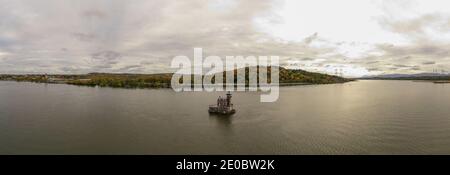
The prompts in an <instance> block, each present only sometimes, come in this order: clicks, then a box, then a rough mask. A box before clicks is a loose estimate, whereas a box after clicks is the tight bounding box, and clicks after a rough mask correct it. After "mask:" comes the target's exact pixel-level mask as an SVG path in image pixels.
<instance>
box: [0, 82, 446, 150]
mask: <svg viewBox="0 0 450 175" xmlns="http://www.w3.org/2000/svg"><path fill="white" fill-rule="evenodd" d="M223 94H224V93H205V92H187V93H175V92H173V91H172V90H170V89H159V90H149V89H140V90H130V89H112V88H90V87H77V86H69V85H53V84H52V85H45V84H33V83H16V82H0V142H1V144H0V153H1V154H450V108H449V104H450V85H449V84H433V83H426V82H411V81H358V82H351V83H346V84H335V85H310V86H294V87H282V88H281V89H280V98H279V101H278V102H276V103H260V102H259V97H260V94H259V93H257V92H247V93H243V92H237V93H234V96H233V102H234V104H235V108H236V109H237V113H236V114H235V115H234V116H232V117H220V116H211V115H209V114H208V112H207V106H208V105H209V104H211V103H214V102H215V100H216V98H217V96H219V95H222V96H223Z"/></svg>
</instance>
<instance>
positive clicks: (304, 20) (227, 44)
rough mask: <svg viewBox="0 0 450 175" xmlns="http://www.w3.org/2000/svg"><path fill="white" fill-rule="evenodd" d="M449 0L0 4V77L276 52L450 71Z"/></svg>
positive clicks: (302, 63)
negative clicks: (196, 52)
mask: <svg viewBox="0 0 450 175" xmlns="http://www.w3.org/2000/svg"><path fill="white" fill-rule="evenodd" d="M448 7H450V4H449V3H448V1H446V0H430V1H429V0H423V1H404V0H396V1H393V0H386V1H383V0H357V1H356V0H342V1H332V0H329V1H326V0H319V1H314V2H313V1H306V0H287V1H282V0H229V1H226V0H189V1H180V0H178V1H177V0H132V1H125V0H38V1H37V0H0V73H70V74H73V73H88V72H127V73H157V72H170V71H173V70H171V69H168V67H170V61H171V60H172V58H173V57H174V56H176V55H187V56H192V54H193V48H194V47H201V48H203V51H204V55H205V56H207V55H218V56H226V55H244V56H249V55H254V56H259V55H278V56H281V58H282V64H283V65H284V66H288V67H290V68H302V69H306V70H311V71H318V72H328V73H334V72H335V71H336V70H342V72H343V73H344V75H346V76H363V75H371V74H386V73H419V72H432V71H433V70H439V71H450V11H449V10H448Z"/></svg>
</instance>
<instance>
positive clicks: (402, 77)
mask: <svg viewBox="0 0 450 175" xmlns="http://www.w3.org/2000/svg"><path fill="white" fill-rule="evenodd" d="M359 79H374V80H450V74H439V73H419V74H385V75H376V76H366V77H361V78H359Z"/></svg>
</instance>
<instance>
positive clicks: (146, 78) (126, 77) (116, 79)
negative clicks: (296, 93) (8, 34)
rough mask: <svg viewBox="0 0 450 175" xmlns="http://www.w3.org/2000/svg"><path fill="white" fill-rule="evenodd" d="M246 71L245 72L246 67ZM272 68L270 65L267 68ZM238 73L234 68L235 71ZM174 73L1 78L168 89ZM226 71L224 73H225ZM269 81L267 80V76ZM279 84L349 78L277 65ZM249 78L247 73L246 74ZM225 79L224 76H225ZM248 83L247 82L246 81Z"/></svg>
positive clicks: (321, 81) (345, 79) (315, 82)
mask: <svg viewBox="0 0 450 175" xmlns="http://www.w3.org/2000/svg"><path fill="white" fill-rule="evenodd" d="M246 69H247V72H248V68H246ZM268 70H269V71H270V70H271V69H270V67H269V69H268ZM234 71H235V72H237V70H234ZM172 75H173V73H161V74H112V73H89V74H83V75H0V80H12V81H29V82H38V83H61V84H72V85H80V86H100V87H118V88H168V87H170V83H171V79H172ZM225 75H226V73H225V72H224V76H225ZM268 78H269V81H270V77H268ZM279 78H280V85H297V84H331V83H345V82H348V81H352V79H347V78H342V77H338V76H332V75H327V74H321V73H313V72H308V71H304V70H291V69H285V68H282V67H280V74H279ZM246 80H248V76H246ZM224 81H225V78H224ZM247 82H248V81H247Z"/></svg>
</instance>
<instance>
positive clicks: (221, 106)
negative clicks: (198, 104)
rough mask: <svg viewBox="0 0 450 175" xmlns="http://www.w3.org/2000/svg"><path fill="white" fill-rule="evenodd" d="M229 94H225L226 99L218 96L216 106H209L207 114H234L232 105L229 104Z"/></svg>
mask: <svg viewBox="0 0 450 175" xmlns="http://www.w3.org/2000/svg"><path fill="white" fill-rule="evenodd" d="M231 97H232V96H231V92H228V93H227V97H226V98H222V97H220V96H219V98H218V99H217V104H216V105H209V109H208V112H209V113H210V114H221V115H231V114H234V113H236V110H235V109H233V103H231Z"/></svg>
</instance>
